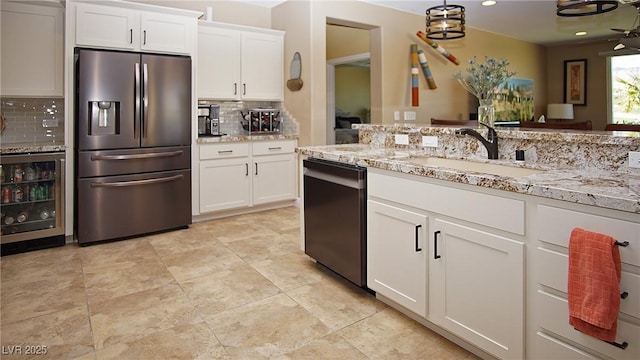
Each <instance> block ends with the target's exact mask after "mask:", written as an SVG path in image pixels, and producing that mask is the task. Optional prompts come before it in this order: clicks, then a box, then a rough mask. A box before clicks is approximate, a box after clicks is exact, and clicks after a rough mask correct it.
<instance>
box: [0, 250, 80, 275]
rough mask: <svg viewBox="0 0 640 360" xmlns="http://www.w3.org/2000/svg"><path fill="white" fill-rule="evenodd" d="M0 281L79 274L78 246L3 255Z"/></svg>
mask: <svg viewBox="0 0 640 360" xmlns="http://www.w3.org/2000/svg"><path fill="white" fill-rule="evenodd" d="M0 271H1V274H2V282H34V281H39V280H45V279H50V278H51V277H58V276H67V275H80V274H81V273H82V264H81V262H80V253H79V251H78V246H76V245H71V244H70V245H67V246H64V247H58V248H53V249H45V250H39V251H33V252H29V253H23V254H15V255H10V256H3V257H2V260H1V261H0Z"/></svg>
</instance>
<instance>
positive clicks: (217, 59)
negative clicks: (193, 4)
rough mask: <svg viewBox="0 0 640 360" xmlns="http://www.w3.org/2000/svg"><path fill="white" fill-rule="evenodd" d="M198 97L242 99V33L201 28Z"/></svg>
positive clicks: (206, 27)
mask: <svg viewBox="0 0 640 360" xmlns="http://www.w3.org/2000/svg"><path fill="white" fill-rule="evenodd" d="M197 78H198V98H200V99H239V98H240V90H241V86H242V84H241V83H240V32H238V31H235V30H228V29H219V28H214V27H211V26H208V25H202V24H201V25H199V27H198V77H197Z"/></svg>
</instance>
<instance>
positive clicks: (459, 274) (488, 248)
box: [429, 219, 524, 359]
mask: <svg viewBox="0 0 640 360" xmlns="http://www.w3.org/2000/svg"><path fill="white" fill-rule="evenodd" d="M433 230H434V235H433V242H434V244H433V246H432V247H431V249H430V250H429V251H430V254H429V259H430V264H429V304H430V307H429V320H431V321H432V322H434V323H435V324H438V325H440V326H441V327H443V328H445V329H447V330H448V331H450V332H452V333H453V334H456V335H458V336H460V337H461V338H463V339H465V340H467V341H468V342H470V343H472V344H474V345H476V346H478V347H479V348H481V349H484V350H485V351H487V352H488V353H490V354H492V355H495V356H497V357H498V358H503V359H521V358H523V356H524V352H523V351H524V345H523V341H524V340H523V337H524V244H522V243H520V242H517V241H514V240H511V239H508V238H505V237H502V236H497V235H494V234H491V233H487V232H484V231H480V230H476V229H474V228H470V227H467V226H461V225H458V224H455V223H451V222H448V221H444V220H441V219H435V220H434V227H433Z"/></svg>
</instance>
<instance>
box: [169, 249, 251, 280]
mask: <svg viewBox="0 0 640 360" xmlns="http://www.w3.org/2000/svg"><path fill="white" fill-rule="evenodd" d="M162 260H163V261H164V263H165V265H166V266H167V269H168V270H169V272H171V274H172V275H173V276H174V277H175V278H176V280H178V281H184V280H188V279H193V278H197V277H200V276H204V275H208V274H212V273H215V272H218V271H222V270H225V269H228V268H229V266H231V265H233V264H234V263H237V262H242V260H240V258H238V256H237V255H235V254H234V253H233V252H232V251H231V250H229V249H228V248H227V247H226V246H211V247H203V248H199V249H195V250H189V251H183V252H178V253H174V254H172V255H167V256H166V257H163V258H162Z"/></svg>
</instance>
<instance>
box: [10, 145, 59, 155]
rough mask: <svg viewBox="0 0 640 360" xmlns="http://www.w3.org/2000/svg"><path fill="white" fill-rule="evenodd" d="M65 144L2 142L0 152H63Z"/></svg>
mask: <svg viewBox="0 0 640 360" xmlns="http://www.w3.org/2000/svg"><path fill="white" fill-rule="evenodd" d="M66 149H67V147H66V145H64V144H62V143H59V144H54V143H48V144H34V143H16V144H2V148H1V151H0V154H2V155H6V154H29V153H46V152H64V151H65V150H66Z"/></svg>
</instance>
